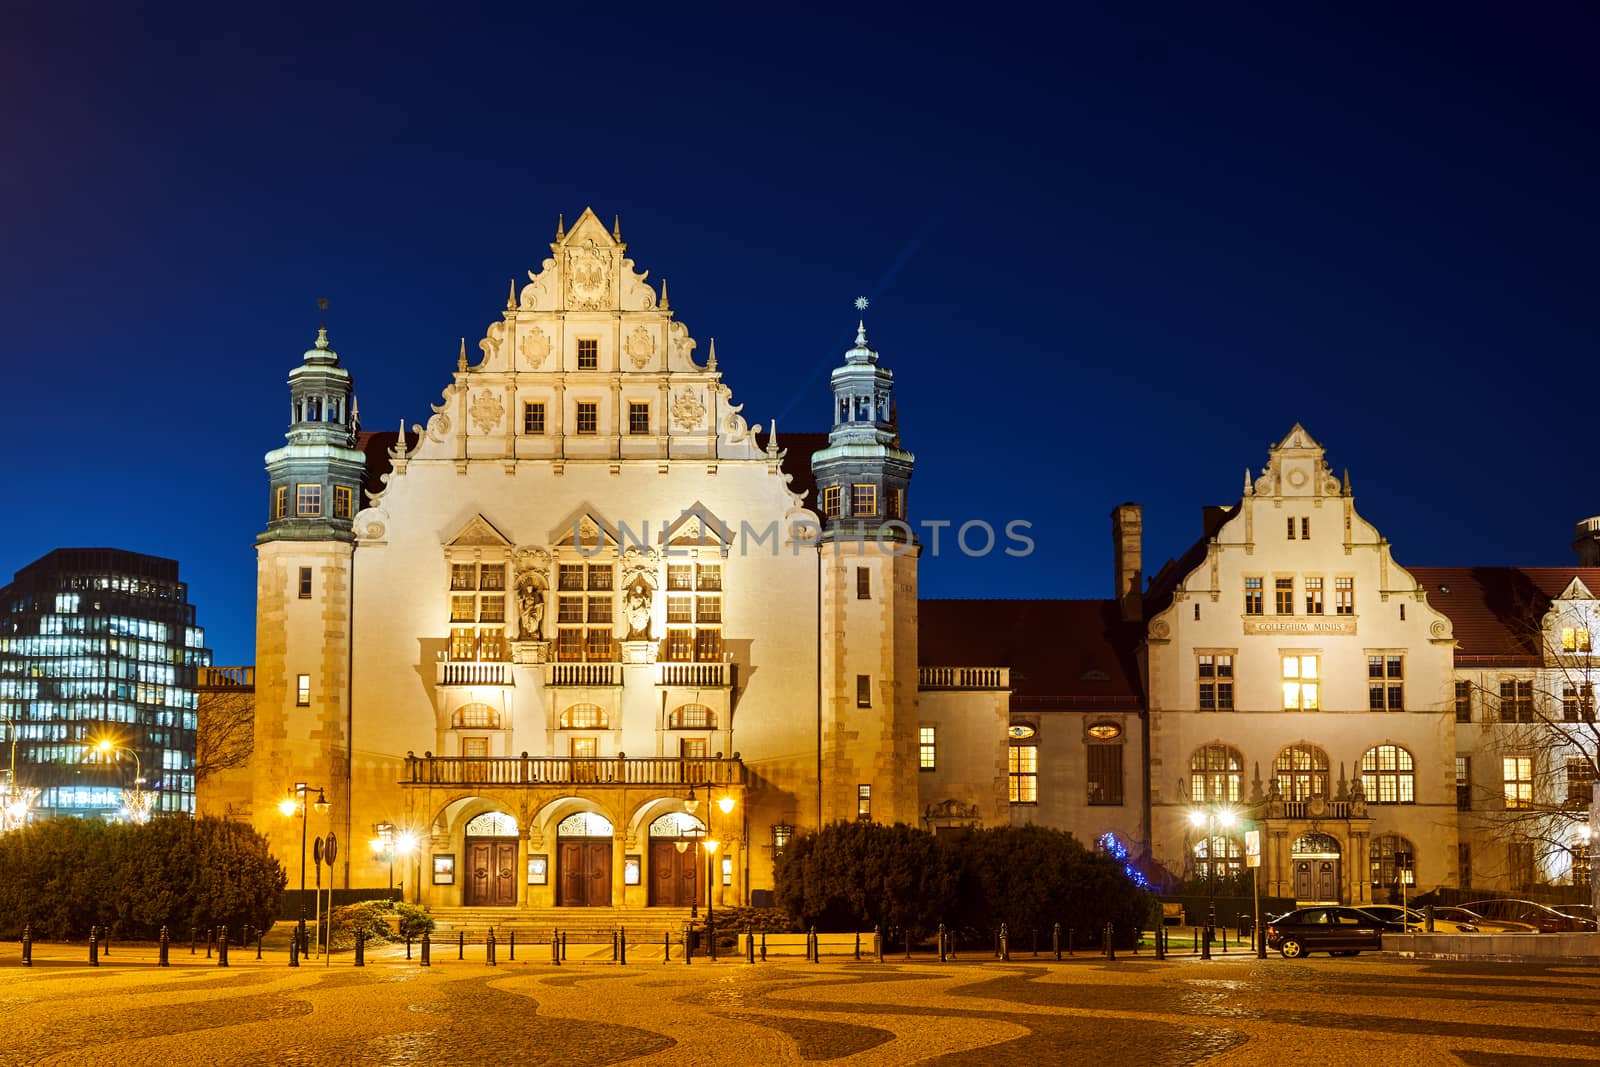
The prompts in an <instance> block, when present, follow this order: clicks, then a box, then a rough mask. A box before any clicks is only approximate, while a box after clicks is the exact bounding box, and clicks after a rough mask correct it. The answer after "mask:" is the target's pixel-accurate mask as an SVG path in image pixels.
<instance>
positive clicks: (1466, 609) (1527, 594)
mask: <svg viewBox="0 0 1600 1067" xmlns="http://www.w3.org/2000/svg"><path fill="white" fill-rule="evenodd" d="M1406 570H1408V571H1410V572H1411V574H1412V576H1413V577H1415V578H1416V579H1417V582H1418V583H1419V584H1420V585H1421V586H1422V588H1423V589H1425V590H1426V591H1427V593H1428V603H1429V604H1430V605H1432V606H1433V607H1435V608H1437V609H1438V610H1439V611H1441V612H1443V613H1444V614H1445V615H1447V616H1449V618H1450V622H1451V625H1452V626H1453V627H1454V629H1455V635H1456V642H1457V647H1456V658H1457V660H1460V659H1461V657H1463V656H1473V657H1494V658H1499V657H1516V656H1521V657H1528V656H1537V655H1540V654H1541V651H1542V649H1541V647H1540V640H1539V636H1538V633H1539V623H1540V621H1541V620H1542V619H1543V618H1544V613H1545V612H1546V611H1547V610H1549V608H1550V601H1551V600H1553V599H1554V598H1556V597H1558V596H1560V595H1561V594H1562V593H1563V592H1565V591H1566V588H1567V586H1568V585H1569V584H1570V583H1571V582H1572V579H1574V578H1579V579H1582V581H1583V584H1584V585H1586V586H1587V587H1588V588H1589V590H1590V591H1591V592H1600V567H1407V568H1406Z"/></svg>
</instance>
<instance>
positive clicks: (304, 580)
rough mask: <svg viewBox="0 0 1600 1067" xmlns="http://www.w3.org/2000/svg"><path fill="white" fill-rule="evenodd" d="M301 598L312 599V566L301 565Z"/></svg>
mask: <svg viewBox="0 0 1600 1067" xmlns="http://www.w3.org/2000/svg"><path fill="white" fill-rule="evenodd" d="M300 599H301V600H310V599H311V568H310V567H301V568H300Z"/></svg>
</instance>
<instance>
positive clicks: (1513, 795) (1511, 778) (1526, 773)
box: [1500, 756, 1533, 809]
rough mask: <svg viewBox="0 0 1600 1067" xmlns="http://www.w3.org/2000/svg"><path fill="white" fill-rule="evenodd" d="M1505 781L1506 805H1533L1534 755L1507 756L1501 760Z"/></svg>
mask: <svg viewBox="0 0 1600 1067" xmlns="http://www.w3.org/2000/svg"><path fill="white" fill-rule="evenodd" d="M1500 771H1501V777H1502V780H1503V781H1504V783H1505V796H1506V807H1507V808H1508V809H1511V808H1531V807H1533V757H1532V756H1506V757H1504V758H1503V759H1501V761H1500Z"/></svg>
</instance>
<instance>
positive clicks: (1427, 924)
mask: <svg viewBox="0 0 1600 1067" xmlns="http://www.w3.org/2000/svg"><path fill="white" fill-rule="evenodd" d="M1422 928H1423V929H1424V930H1426V931H1427V932H1428V933H1430V934H1431V933H1433V905H1432V904H1429V905H1427V906H1426V907H1424V908H1423V909H1422Z"/></svg>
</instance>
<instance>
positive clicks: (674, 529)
mask: <svg viewBox="0 0 1600 1067" xmlns="http://www.w3.org/2000/svg"><path fill="white" fill-rule="evenodd" d="M661 542H662V543H663V544H667V545H715V546H717V547H718V548H722V549H724V550H726V549H727V548H728V547H729V546H730V545H731V544H732V543H733V531H732V530H730V529H729V527H728V524H727V523H725V522H723V521H722V520H721V519H719V518H717V516H716V515H714V514H713V513H712V511H711V509H710V508H708V507H706V506H705V505H704V504H702V503H701V502H700V501H698V500H696V501H695V502H694V503H693V504H690V505H689V506H688V507H686V508H684V509H683V511H681V512H679V514H678V517H677V518H676V519H674V520H672V522H670V523H668V524H667V528H666V529H665V530H663V531H662V532H661Z"/></svg>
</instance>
